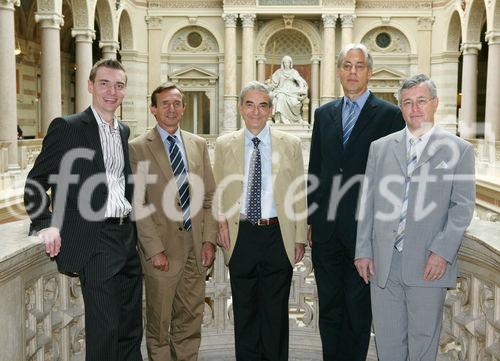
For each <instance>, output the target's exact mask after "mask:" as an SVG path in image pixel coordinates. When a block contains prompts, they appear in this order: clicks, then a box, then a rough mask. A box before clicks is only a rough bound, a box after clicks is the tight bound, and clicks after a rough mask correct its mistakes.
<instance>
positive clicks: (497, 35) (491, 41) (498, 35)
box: [484, 31, 500, 45]
mask: <svg viewBox="0 0 500 361" xmlns="http://www.w3.org/2000/svg"><path fill="white" fill-rule="evenodd" d="M484 39H485V40H486V41H487V42H488V45H498V44H500V31H488V32H487V33H486V35H485V37H484Z"/></svg>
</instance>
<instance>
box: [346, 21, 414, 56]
mask: <svg viewBox="0 0 500 361" xmlns="http://www.w3.org/2000/svg"><path fill="white" fill-rule="evenodd" d="M379 27H391V28H394V29H396V30H398V31H400V32H401V33H402V34H403V35H404V36H405V38H406V40H407V41H408V43H409V44H410V51H411V53H412V54H416V53H417V41H416V39H415V38H414V37H413V36H411V34H412V33H414V32H412V31H410V30H409V29H408V28H406V27H405V26H403V25H402V24H400V23H398V22H396V21H391V22H390V23H388V24H387V23H383V22H382V21H380V20H378V21H374V22H372V23H370V24H368V25H367V26H366V27H365V28H364V29H365V31H364V32H363V33H360V34H358V36H357V37H356V39H355V42H357V43H360V42H361V40H362V39H363V38H364V37H365V36H366V35H367V34H368V33H370V32H371V31H372V30H374V29H376V28H379Z"/></svg>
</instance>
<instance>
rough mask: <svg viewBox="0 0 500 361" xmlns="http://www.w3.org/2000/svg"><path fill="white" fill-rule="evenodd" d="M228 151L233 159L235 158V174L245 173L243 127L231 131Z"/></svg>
mask: <svg viewBox="0 0 500 361" xmlns="http://www.w3.org/2000/svg"><path fill="white" fill-rule="evenodd" d="M229 149H230V152H231V154H232V157H233V159H235V160H236V164H237V166H238V169H237V174H241V175H243V174H245V171H244V169H243V168H244V164H245V153H244V151H245V128H242V129H240V130H239V131H237V132H235V133H233V137H232V139H231V145H230V146H229Z"/></svg>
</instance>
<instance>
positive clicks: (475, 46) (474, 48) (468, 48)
mask: <svg viewBox="0 0 500 361" xmlns="http://www.w3.org/2000/svg"><path fill="white" fill-rule="evenodd" d="M479 50H481V43H472V42H471V43H462V44H460V51H461V52H462V54H463V55H467V54H474V55H477V53H478V52H479Z"/></svg>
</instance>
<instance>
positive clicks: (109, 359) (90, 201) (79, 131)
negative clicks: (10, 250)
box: [24, 59, 142, 361]
mask: <svg viewBox="0 0 500 361" xmlns="http://www.w3.org/2000/svg"><path fill="white" fill-rule="evenodd" d="M126 84H127V77H126V74H125V70H124V69H123V67H122V65H121V64H120V63H119V62H118V61H116V60H112V59H105V60H100V61H98V62H97V63H96V64H95V65H94V66H93V68H92V70H91V72H90V76H89V81H88V90H89V92H90V93H91V94H92V106H91V107H89V108H87V109H86V110H85V111H84V112H82V113H79V114H73V115H69V116H66V117H60V118H56V119H54V120H53V121H52V122H51V124H50V126H49V129H48V131H47V135H46V136H45V139H44V140H43V146H42V151H41V153H40V155H39V156H38V158H37V159H36V161H35V164H34V166H33V169H32V170H31V171H30V173H29V174H28V179H27V181H26V187H25V192H24V204H25V206H26V210H27V212H28V214H29V216H30V218H31V221H32V223H31V229H30V232H34V233H36V232H37V233H38V236H39V237H40V238H41V239H42V240H43V241H44V243H45V250H46V252H47V253H48V254H49V255H50V257H54V258H55V260H56V262H57V265H58V268H59V270H60V271H61V272H63V273H70V274H78V276H79V277H80V282H81V287H82V294H83V300H84V304H85V339H86V360H87V361H101V360H102V361H139V360H140V361H142V356H141V351H140V344H141V340H142V315H141V311H142V278H141V277H142V276H141V268H140V262H139V257H138V254H137V249H136V232H135V226H134V224H133V223H132V222H131V221H130V219H129V216H128V215H129V213H130V211H131V209H132V207H131V203H130V202H131V199H132V191H133V189H132V184H131V183H129V175H130V174H131V171H130V165H129V157H128V147H127V140H128V137H129V134H130V131H129V128H128V127H127V126H126V125H125V124H123V123H121V122H119V121H118V120H117V119H116V117H115V116H114V112H115V110H116V109H117V108H118V107H119V106H120V104H121V103H122V100H123V97H124V95H125V89H126ZM47 190H50V196H49V195H48V194H47V193H46V191H47Z"/></svg>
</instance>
